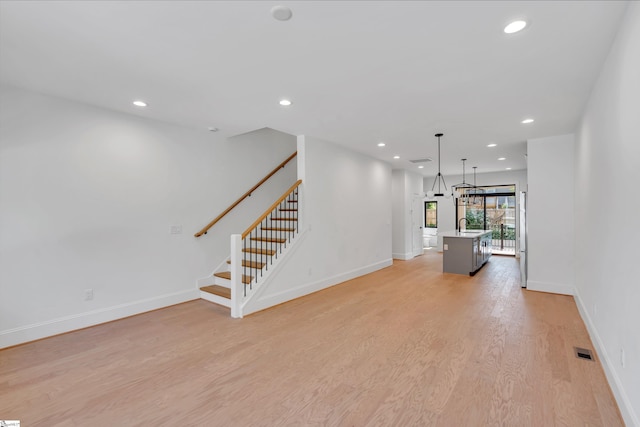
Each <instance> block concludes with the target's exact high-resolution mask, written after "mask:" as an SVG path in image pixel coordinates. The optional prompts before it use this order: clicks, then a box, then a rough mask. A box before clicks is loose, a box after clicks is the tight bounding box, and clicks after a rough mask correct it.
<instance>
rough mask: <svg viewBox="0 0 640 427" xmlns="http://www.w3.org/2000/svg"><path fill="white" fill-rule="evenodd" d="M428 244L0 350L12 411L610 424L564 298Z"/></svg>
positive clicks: (582, 336) (64, 422)
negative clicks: (240, 311)
mask: <svg viewBox="0 0 640 427" xmlns="http://www.w3.org/2000/svg"><path fill="white" fill-rule="evenodd" d="M441 265H442V258H441V255H440V254H438V253H435V252H429V253H427V254H425V255H424V256H421V257H418V258H415V259H414V260H411V261H397V262H395V263H394V265H393V266H392V267H389V268H386V269H384V270H382V271H379V272H376V273H374V274H371V275H368V276H365V277H362V278H359V279H356V280H352V281H350V282H346V283H344V284H342V285H339V286H335V287H333V288H330V289H327V290H324V291H322V292H319V293H316V294H314V295H311V296H308V297H305V298H300V299H298V300H296V301H293V302H290V303H287V304H284V305H281V306H278V307H276V308H273V309H270V310H266V311H263V312H260V313H257V314H255V315H253V316H249V317H247V318H245V319H241V320H234V319H231V318H230V317H229V312H228V309H225V308H223V307H219V306H216V305H214V304H211V303H208V302H205V301H202V300H198V301H193V302H188V303H185V304H180V305H177V306H173V307H169V308H166V309H163V310H158V311H155V312H151V313H147V314H143V315H139V316H134V317H131V318H128V319H123V320H120V321H117V322H112V323H108V324H105V325H100V326H97V327H93V328H89V329H85V330H81V331H77V332H73V333H69V334H65V335H61V336H57V337H53V338H49V339H46V340H42V341H38V342H34V343H30V344H26V345H23V346H19V347H14V348H10V349H6V350H3V351H0V419H20V420H21V421H22V423H23V424H22V425H25V426H38V425H46V426H58V425H59V426H90V427H93V426H134V425H141V426H160V425H180V426H192V425H193V426H280V425H295V426H308V425H319V426H365V425H372V426H429V425H439V426H485V425H504V426H554V425H569V426H574V425H575V426H578V425H579V426H584V425H590V426H618V425H623V423H622V420H621V417H620V415H619V412H618V409H617V407H616V405H615V402H614V400H613V397H612V393H611V391H610V389H609V387H608V385H607V383H606V381H605V377H604V374H603V371H602V368H601V366H600V363H599V362H595V363H594V362H590V361H585V360H581V359H577V358H576V357H575V356H574V355H573V352H572V348H573V346H578V347H584V348H590V349H593V346H592V344H591V342H590V341H589V338H588V336H587V332H586V329H585V327H584V324H583V322H582V321H581V319H580V317H579V315H578V311H577V309H576V305H575V303H574V300H573V298H572V297H569V296H560V295H551V294H544V293H536V292H528V291H524V290H522V289H521V288H520V287H519V285H518V280H519V273H518V265H517V261H516V260H515V259H514V258H508V257H493V258H492V259H491V260H490V262H489V264H488V265H486V266H485V267H484V268H483V269H482V270H481V271H480V272H479V273H478V274H477V275H476V276H475V277H468V276H459V275H452V274H442V273H441V272H440V271H441Z"/></svg>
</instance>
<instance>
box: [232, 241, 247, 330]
mask: <svg viewBox="0 0 640 427" xmlns="http://www.w3.org/2000/svg"><path fill="white" fill-rule="evenodd" d="M244 297H245V295H244V283H243V282H242V235H241V234H232V235H231V317H233V318H239V317H242V313H241V312H240V305H241V303H242V301H243V299H244Z"/></svg>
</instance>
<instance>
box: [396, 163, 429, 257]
mask: <svg viewBox="0 0 640 427" xmlns="http://www.w3.org/2000/svg"><path fill="white" fill-rule="evenodd" d="M391 176H392V178H391V180H392V189H391V197H392V200H393V203H392V205H393V208H392V209H393V210H392V224H393V227H392V230H393V247H392V252H393V258H395V259H401V260H407V259H411V258H413V232H414V230H413V227H412V224H413V220H412V211H413V199H414V198H415V197H421V198H423V196H422V195H423V194H424V191H423V182H422V176H421V175H420V174H417V173H415V172H409V171H406V170H403V169H395V170H393V171H392V172H391ZM423 215H424V214H423Z"/></svg>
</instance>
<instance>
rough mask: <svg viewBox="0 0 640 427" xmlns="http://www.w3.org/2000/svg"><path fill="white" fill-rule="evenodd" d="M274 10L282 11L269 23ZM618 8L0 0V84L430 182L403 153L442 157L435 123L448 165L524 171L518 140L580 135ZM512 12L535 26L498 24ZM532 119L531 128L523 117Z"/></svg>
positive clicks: (587, 4)
mask: <svg viewBox="0 0 640 427" xmlns="http://www.w3.org/2000/svg"><path fill="white" fill-rule="evenodd" d="M279 4H282V5H286V6H288V7H290V8H291V9H292V11H293V18H292V19H291V20H290V21H286V22H282V21H277V20H275V19H273V18H272V17H271V14H270V10H271V8H272V7H273V6H275V5H279ZM625 8H626V2H616V1H601V2H600V1H542V2H539V1H530V2H525V1H494V2H487V1H469V2H453V1H447V2H436V1H429V2H427V1H425V2H421V1H408V2H403V1H392V2H385V1H352V2H346V1H285V2H277V1H253V2H250V1H117V2H116V1H83V2H81V1H49V0H47V1H20V2H18V1H1V2H0V81H2V82H4V83H8V84H11V85H15V86H20V87H25V88H28V89H32V90H36V91H40V92H44V93H48V94H53V95H59V96H63V97H65V98H69V99H74V100H78V101H81V102H85V103H89V104H95V105H98V106H102V107H106V108H109V109H113V110H118V111H122V112H126V113H131V114H137V115H141V116H145V117H150V118H153V119H158V120H163V121H168V122H172V123H178V124H182V125H185V126H190V127H196V128H199V129H202V130H203V131H204V132H206V130H207V128H208V127H210V126H215V127H218V128H219V129H220V131H219V134H222V135H224V136H233V135H236V134H239V133H243V132H247V131H251V130H254V129H258V128H262V127H271V128H274V129H278V130H281V131H284V132H288V133H291V134H306V135H311V136H315V137H319V138H323V139H326V140H330V141H334V142H337V143H339V144H343V145H345V146H349V147H351V148H352V149H354V150H357V151H360V152H363V153H367V154H369V155H371V156H374V157H377V158H380V159H383V160H385V161H389V162H390V163H392V164H393V165H394V167H398V168H406V169H409V170H414V171H420V172H421V173H423V174H424V175H429V176H433V175H435V173H436V172H437V170H436V169H437V162H435V161H434V162H431V163H428V164H427V165H426V166H425V168H424V169H422V170H419V169H417V165H414V164H412V163H409V162H408V161H407V159H417V158H425V157H433V158H434V159H437V144H436V138H435V137H434V136H433V135H434V134H435V133H436V132H443V133H444V134H445V135H444V137H443V138H442V172H443V173H444V174H445V175H447V174H459V173H460V172H461V169H462V166H461V162H460V159H461V158H463V157H465V158H468V159H469V161H468V162H467V168H468V170H470V168H471V166H478V173H482V172H489V171H498V170H504V169H505V168H506V167H512V168H513V169H524V168H525V167H526V163H525V157H524V153H525V150H526V143H525V141H526V140H527V139H529V138H536V137H543V136H550V135H558V134H563V133H569V132H573V131H574V130H575V128H576V125H577V120H578V118H579V117H580V114H581V111H582V108H583V106H584V105H585V102H586V100H587V98H588V96H589V93H590V90H591V87H592V86H593V84H594V82H595V79H596V77H597V75H598V72H599V70H600V67H601V64H602V63H603V61H604V59H605V57H606V55H607V53H608V50H609V47H610V45H611V43H612V41H613V38H614V37H615V34H616V31H617V28H618V24H619V22H620V20H621V19H622V17H623V14H624V11H625ZM515 18H524V19H526V20H527V21H528V22H529V23H530V25H529V26H528V27H527V28H526V29H525V30H524V31H522V32H520V33H517V34H512V35H507V34H504V33H503V28H504V26H505V25H506V24H507V23H508V22H510V21H512V20H513V19H515ZM281 98H289V99H291V100H292V101H293V105H292V106H290V107H281V106H279V105H278V101H279V100H280V99H281ZM134 99H143V100H145V101H147V102H148V104H149V106H148V107H147V108H146V109H140V108H136V107H133V106H132V105H131V102H132V101H133V100H134ZM527 117H532V118H534V119H535V122H534V123H533V124H529V125H523V124H521V123H520V121H521V120H522V119H524V118H527ZM380 141H384V142H385V143H386V144H387V145H386V147H384V148H379V147H377V143H378V142H380ZM491 142H494V143H496V144H498V146H497V147H496V148H492V149H489V148H487V147H486V145H487V144H488V143H491ZM396 154H397V155H399V156H401V159H400V160H392V156H393V155H396ZM498 157H506V158H507V160H505V161H498V160H497V158H498Z"/></svg>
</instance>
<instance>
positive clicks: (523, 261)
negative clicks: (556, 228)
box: [520, 191, 527, 288]
mask: <svg viewBox="0 0 640 427" xmlns="http://www.w3.org/2000/svg"><path fill="white" fill-rule="evenodd" d="M520 286H522V287H523V288H526V287H527V193H526V192H524V191H521V192H520Z"/></svg>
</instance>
